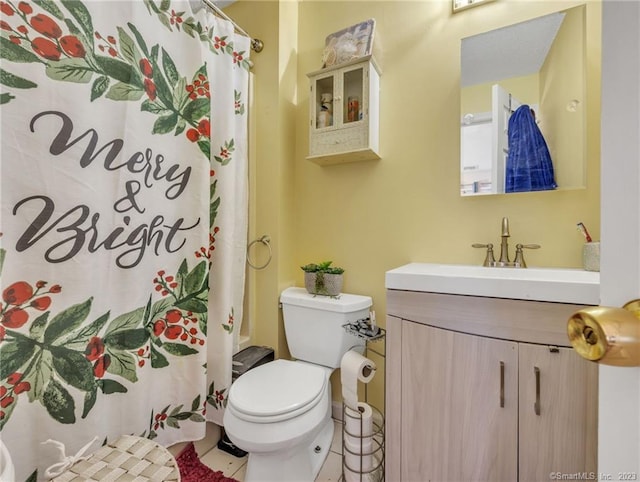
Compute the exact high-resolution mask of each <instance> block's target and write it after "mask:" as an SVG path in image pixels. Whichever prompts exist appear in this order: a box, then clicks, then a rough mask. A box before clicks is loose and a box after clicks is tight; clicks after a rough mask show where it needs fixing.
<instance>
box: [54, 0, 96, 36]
mask: <svg viewBox="0 0 640 482" xmlns="http://www.w3.org/2000/svg"><path fill="white" fill-rule="evenodd" d="M61 2H62V5H64V6H65V8H66V9H67V10H69V13H71V15H72V16H73V18H75V19H76V21H77V22H78V23H79V24H80V28H82V30H83V31H84V33H85V35H87V36H88V37H91V36H92V35H93V23H92V22H91V14H90V13H89V11H88V10H87V7H85V6H84V3H82V2H79V1H78V0H61Z"/></svg>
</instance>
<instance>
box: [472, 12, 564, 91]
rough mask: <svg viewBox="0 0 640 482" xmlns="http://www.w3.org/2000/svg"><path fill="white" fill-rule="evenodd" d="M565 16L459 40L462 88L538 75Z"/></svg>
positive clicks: (546, 18)
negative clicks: (460, 42)
mask: <svg viewBox="0 0 640 482" xmlns="http://www.w3.org/2000/svg"><path fill="white" fill-rule="evenodd" d="M564 15H565V14H564V13H562V12H558V13H553V14H551V15H545V16H544V17H539V18H536V19H533V20H529V21H527V22H522V23H518V24H516V25H511V26H509V27H504V28H501V29H497V30H492V31H490V32H486V33H482V34H479V35H475V36H473V37H468V38H465V39H462V54H461V61H462V72H461V79H460V84H461V86H462V87H468V86H470V85H476V84H484V83H487V82H494V81H497V80H501V79H508V78H511V77H519V76H523V75H530V74H533V73H535V72H538V71H539V70H540V67H542V64H543V63H544V60H545V59H546V57H547V53H548V52H549V49H550V48H551V45H552V44H553V40H554V39H555V37H556V34H557V33H558V30H559V29H560V25H561V24H562V20H563V19H564Z"/></svg>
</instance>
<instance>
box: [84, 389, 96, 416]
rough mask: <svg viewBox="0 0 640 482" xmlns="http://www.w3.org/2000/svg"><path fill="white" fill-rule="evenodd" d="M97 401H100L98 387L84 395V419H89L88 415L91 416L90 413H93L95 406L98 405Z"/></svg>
mask: <svg viewBox="0 0 640 482" xmlns="http://www.w3.org/2000/svg"><path fill="white" fill-rule="evenodd" d="M97 400H98V387H97V386H95V387H94V388H93V390H89V391H88V392H87V393H85V394H84V405H83V406H82V418H87V415H89V412H90V411H91V409H92V408H93V406H94V405H95V404H96V401H97Z"/></svg>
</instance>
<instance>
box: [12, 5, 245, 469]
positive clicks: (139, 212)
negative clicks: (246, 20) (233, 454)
mask: <svg viewBox="0 0 640 482" xmlns="http://www.w3.org/2000/svg"><path fill="white" fill-rule="evenodd" d="M191 3H192V4H193V3H195V2H191ZM192 4H190V3H189V2H179V1H173V0H171V1H169V0H157V1H153V0H144V1H137V0H129V1H126V2H124V1H95V0H85V1H72V0H62V1H56V2H53V1H50V0H41V1H31V2H26V1H17V0H3V1H1V2H0V10H1V12H2V19H1V23H0V27H1V29H0V32H1V38H0V41H1V44H2V45H1V46H2V54H1V55H2V66H1V69H0V84H2V85H1V86H0V114H1V116H2V139H1V140H2V142H1V155H2V157H1V159H2V164H1V168H0V169H1V171H0V183H1V184H0V187H1V190H0V197H1V203H2V211H1V218H0V231H1V233H2V235H1V237H0V242H1V243H2V244H1V246H0V273H1V278H0V284H1V286H0V288H1V294H2V299H1V300H0V438H1V440H2V442H3V443H4V445H5V446H6V447H7V448H8V450H9V453H10V455H11V458H12V461H13V464H14V466H15V469H16V480H26V479H28V480H44V469H45V468H46V467H48V466H50V465H51V464H53V463H55V462H57V461H58V455H59V454H58V453H57V452H56V448H55V446H53V445H50V444H43V443H42V442H44V441H46V440H47V439H53V440H57V441H60V442H62V443H64V444H65V446H66V452H67V455H70V454H75V453H76V452H77V451H78V450H79V449H80V448H81V447H82V446H84V445H85V444H87V443H88V442H90V441H91V440H92V439H93V438H94V437H98V439H99V442H96V445H94V446H92V447H91V448H90V451H93V450H96V449H97V448H98V446H99V444H100V443H103V442H104V441H112V440H114V439H115V438H117V437H118V436H120V435H122V434H130V435H137V436H141V437H147V438H150V439H155V440H156V441H157V442H158V443H160V444H162V445H165V446H167V445H171V444H173V443H177V442H180V441H186V440H198V439H200V438H202V437H203V436H204V434H205V421H206V420H210V421H214V422H217V423H219V424H221V422H222V415H223V411H224V407H225V405H226V396H227V390H228V387H229V385H230V383H231V356H232V353H233V351H234V343H235V342H234V340H235V339H236V338H235V336H236V332H237V330H238V321H239V320H240V319H241V316H242V313H241V310H242V296H243V286H244V266H245V263H244V255H245V248H246V229H247V181H246V178H247V175H246V169H247V131H246V130H247V121H246V118H247V94H248V69H249V59H248V53H249V39H248V38H246V37H243V36H236V35H235V34H234V29H233V26H232V24H231V23H230V22H227V21H224V20H221V19H219V18H217V17H215V16H213V15H212V14H211V13H210V12H209V11H208V10H206V9H195V8H194V9H192Z"/></svg>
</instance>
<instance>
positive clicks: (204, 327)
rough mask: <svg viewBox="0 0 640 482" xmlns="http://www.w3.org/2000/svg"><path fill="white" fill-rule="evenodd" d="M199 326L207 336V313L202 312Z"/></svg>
mask: <svg viewBox="0 0 640 482" xmlns="http://www.w3.org/2000/svg"><path fill="white" fill-rule="evenodd" d="M198 328H200V331H201V332H202V334H203V335H204V336H207V313H202V314H201V315H200V319H199V320H198Z"/></svg>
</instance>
